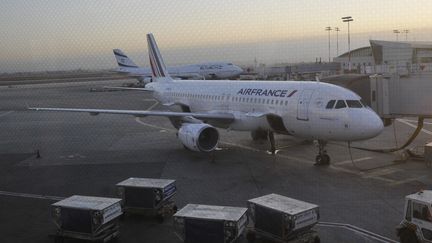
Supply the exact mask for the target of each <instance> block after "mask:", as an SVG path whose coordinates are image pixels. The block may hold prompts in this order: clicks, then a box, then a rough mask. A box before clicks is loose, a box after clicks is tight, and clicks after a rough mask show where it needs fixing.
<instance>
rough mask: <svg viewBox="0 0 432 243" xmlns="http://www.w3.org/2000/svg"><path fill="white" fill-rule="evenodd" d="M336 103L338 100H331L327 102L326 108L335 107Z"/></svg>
mask: <svg viewBox="0 0 432 243" xmlns="http://www.w3.org/2000/svg"><path fill="white" fill-rule="evenodd" d="M335 103H336V100H330V101H329V102H328V103H327V106H326V109H333V107H334V104H335Z"/></svg>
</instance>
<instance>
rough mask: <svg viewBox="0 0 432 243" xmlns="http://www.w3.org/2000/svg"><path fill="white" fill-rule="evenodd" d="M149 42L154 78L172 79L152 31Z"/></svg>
mask: <svg viewBox="0 0 432 243" xmlns="http://www.w3.org/2000/svg"><path fill="white" fill-rule="evenodd" d="M147 44H148V52H149V58H150V66H151V70H152V78H153V80H154V81H158V80H160V81H162V80H165V81H168V80H172V79H171V77H170V76H169V74H168V71H167V68H166V66H165V63H164V61H163V59H162V56H161V54H160V52H159V48H158V46H157V44H156V41H155V39H154V37H153V34H152V33H149V34H147Z"/></svg>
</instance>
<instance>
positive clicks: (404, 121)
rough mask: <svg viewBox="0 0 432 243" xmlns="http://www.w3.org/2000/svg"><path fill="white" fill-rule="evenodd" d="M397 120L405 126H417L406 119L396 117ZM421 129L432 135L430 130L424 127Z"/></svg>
mask: <svg viewBox="0 0 432 243" xmlns="http://www.w3.org/2000/svg"><path fill="white" fill-rule="evenodd" d="M397 121H398V122H401V123H403V124H405V125H407V126H410V127H412V128H417V126H416V125H413V124H411V123H409V122H408V121H406V120H404V119H397ZM421 131H422V132H424V133H426V134H428V135H432V132H431V131H429V130H426V129H424V128H422V130H421Z"/></svg>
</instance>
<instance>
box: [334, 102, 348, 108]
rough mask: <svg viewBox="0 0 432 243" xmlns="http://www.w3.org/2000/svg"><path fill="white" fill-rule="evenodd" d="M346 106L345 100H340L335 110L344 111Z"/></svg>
mask: <svg viewBox="0 0 432 243" xmlns="http://www.w3.org/2000/svg"><path fill="white" fill-rule="evenodd" d="M345 107H346V104H345V101H344V100H338V101H337V103H336V106H335V109H342V108H345Z"/></svg>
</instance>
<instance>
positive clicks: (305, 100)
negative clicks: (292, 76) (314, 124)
mask: <svg viewBox="0 0 432 243" xmlns="http://www.w3.org/2000/svg"><path fill="white" fill-rule="evenodd" d="M313 92H314V90H311V89H306V90H303V91H302V92H301V94H300V96H299V99H298V102H297V120H303V121H308V120H309V104H310V101H311V99H312V94H313Z"/></svg>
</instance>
